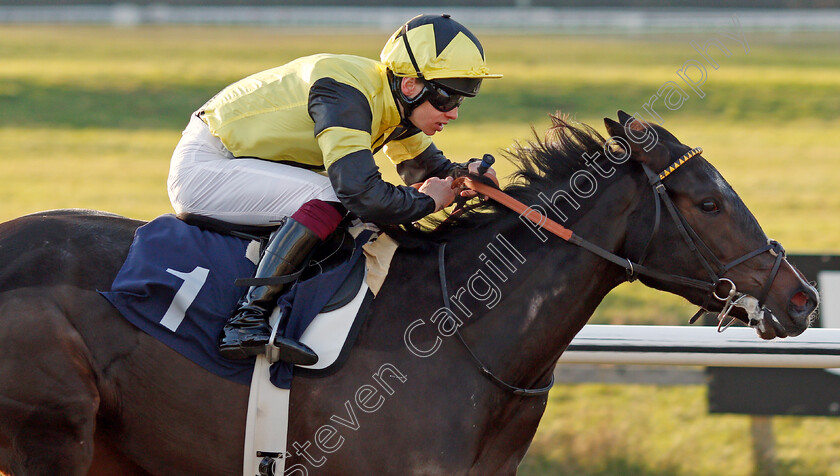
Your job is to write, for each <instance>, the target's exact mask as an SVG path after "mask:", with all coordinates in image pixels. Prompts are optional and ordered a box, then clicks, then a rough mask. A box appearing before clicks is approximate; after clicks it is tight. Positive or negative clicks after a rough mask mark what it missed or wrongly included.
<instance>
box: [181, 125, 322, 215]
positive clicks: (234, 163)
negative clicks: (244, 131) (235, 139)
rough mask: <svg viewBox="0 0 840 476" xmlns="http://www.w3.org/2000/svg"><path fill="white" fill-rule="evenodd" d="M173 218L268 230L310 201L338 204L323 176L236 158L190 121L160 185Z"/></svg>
mask: <svg viewBox="0 0 840 476" xmlns="http://www.w3.org/2000/svg"><path fill="white" fill-rule="evenodd" d="M166 185H167V188H168V189H169V200H170V201H171V202H172V207H173V208H174V209H175V212H176V213H181V212H189V213H196V214H200V215H205V216H210V217H213V218H218V219H220V220H224V221H227V222H230V223H237V224H243V225H270V224H273V223H276V222H278V221H279V220H280V219H282V218H283V217H287V216H290V215H292V214H293V213H294V212H296V211H297V210H298V208H300V207H301V205H303V204H304V203H306V202H308V201H309V200H312V199H316V198H317V199H319V200H324V201H329V202H338V201H339V200H338V198H337V197H336V196H335V191H334V190H333V188H332V186H331V185H330V180H329V178H327V177H326V176H324V175H321V174H319V173H317V172H313V171H311V170H307V169H304V168H300V167H294V166H291V165H285V164H280V163H277V162H271V161H268V160H259V159H237V158H234V157H233V154H231V153H230V151H228V150H227V149H226V148H225V146H224V145H222V141H221V140H219V138H218V137H215V136H214V135H212V134H211V133H210V130H209V129H208V127H207V124H205V123H204V122H203V121H202V120H201V119H199V118H198V117H196V116H195V115H193V116H192V118H191V119H190V123H189V125H188V126H187V128H186V129H184V132H183V135H182V137H181V141H180V142H178V146H177V147H176V148H175V152H173V154H172V163H171V165H170V168H169V178H168V180H167V181H166Z"/></svg>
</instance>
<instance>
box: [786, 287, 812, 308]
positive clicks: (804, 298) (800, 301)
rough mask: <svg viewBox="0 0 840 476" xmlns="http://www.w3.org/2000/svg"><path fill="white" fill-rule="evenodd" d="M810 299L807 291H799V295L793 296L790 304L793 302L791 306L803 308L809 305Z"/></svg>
mask: <svg viewBox="0 0 840 476" xmlns="http://www.w3.org/2000/svg"><path fill="white" fill-rule="evenodd" d="M809 299H810V298H809V297H808V295H807V294H806V293H805V291H799V292H798V293H796V294H794V295H793V297H792V298H791V300H790V302H791V304H793V305H794V306H796V307H798V308H803V307H805V306H806V305H807V304H808V300H809Z"/></svg>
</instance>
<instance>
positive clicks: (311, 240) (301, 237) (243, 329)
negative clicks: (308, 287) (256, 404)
mask: <svg viewBox="0 0 840 476" xmlns="http://www.w3.org/2000/svg"><path fill="white" fill-rule="evenodd" d="M319 241H320V239H319V238H318V236H317V235H316V234H315V233H313V232H312V231H311V230H310V229H309V228H307V227H305V226H303V225H301V224H300V223H298V222H297V221H295V220H293V219H292V218H288V219H286V222H285V223H284V224H283V226H282V227H280V229H279V230H277V231H276V232H275V233H274V235H272V237H271V241H269V243H268V246H266V249H265V251H264V252H263V255H262V258H261V259H260V263H259V265H258V266H257V271H256V273H255V275H254V277H255V278H268V277H273V276H284V275H287V274H291V273H293V272H295V271H297V269H298V268H299V267H300V266H301V264H302V263H303V261H304V260H305V259H306V257H307V255H309V252H310V251H312V248H314V247H315V245H317V244H318V242H319ZM288 286H289V285H288V284H280V285H276V286H252V287H251V288H250V289H249V290H248V293H247V294H246V295H245V298H244V300H243V302H242V303H240V305H239V308H238V309H236V310H235V311H234V312H233V314H232V315H231V317H230V319H228V322H227V324H225V327H224V330H223V331H222V335H221V337H220V338H219V353H220V354H221V355H222V357H224V358H226V359H233V360H238V359H246V358H248V357H252V356H255V355H259V354H262V353H263V352H265V346H266V345H267V344H268V341H269V338H270V337H271V327H270V326H269V324H268V318H269V316H271V312H272V311H273V310H274V307H275V306H276V304H277V298H278V297H279V296H280V295H281V294H283V292H285V291H286V289H287V288H288ZM285 321H286V319H283V318H282V317H281V320H280V322H278V323H277V325H278V326H283V327H285V324H286V323H285ZM281 329H282V327H281ZM275 345H276V346H278V347H279V348H280V352H279V354H280V360H283V361H284V362H289V363H292V364H302V365H312V364H314V363H315V362H317V361H318V356H317V355H316V354H315V352H313V351H312V349H310V348H309V347H307V346H306V345H304V344H302V343H300V342H297V341H295V340H292V339H287V338H284V337H281V336H277V339H275Z"/></svg>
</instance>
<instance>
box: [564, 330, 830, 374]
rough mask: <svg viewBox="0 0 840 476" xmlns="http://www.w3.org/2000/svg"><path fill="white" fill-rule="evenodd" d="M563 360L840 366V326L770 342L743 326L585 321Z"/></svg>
mask: <svg viewBox="0 0 840 476" xmlns="http://www.w3.org/2000/svg"><path fill="white" fill-rule="evenodd" d="M560 363H561V364H563V363H585V364H619V365H697V366H710V367H788V368H838V367H840V329H819V328H814V329H808V330H806V331H805V332H804V333H802V335H800V336H798V337H788V338H785V339H773V340H770V341H766V340H762V339H760V338H759V337H758V336H757V335H756V333H755V331H754V330H752V329H748V328H744V327H732V328H729V329H727V330H726V331H724V332H722V333H719V332H717V329H716V328H714V327H705V326H697V327H690V326H617V325H614V326H609V325H587V326H585V327H584V328H583V330H582V331H581V332H580V333H579V334H578V335H577V336H576V337H575V338H574V340H573V341H572V343H571V344H570V345H569V348H568V349H567V350H566V352H564V353H563V355H562V356H561V358H560Z"/></svg>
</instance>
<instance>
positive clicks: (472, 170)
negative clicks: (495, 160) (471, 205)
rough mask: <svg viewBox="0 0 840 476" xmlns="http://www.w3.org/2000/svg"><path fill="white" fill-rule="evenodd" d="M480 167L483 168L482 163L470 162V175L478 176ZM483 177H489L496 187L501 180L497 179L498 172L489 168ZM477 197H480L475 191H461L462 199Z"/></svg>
mask: <svg viewBox="0 0 840 476" xmlns="http://www.w3.org/2000/svg"><path fill="white" fill-rule="evenodd" d="M480 166H481V161H474V162H470V164H469V166H468V167H469V171H470V173H471V174H473V175H478V168H479V167H480ZM483 176H484V177H487V178H489V179H490V180H492V181H493V182H495V183H496V186H498V185H499V179H498V178H496V171H495V170H493V167H490V168H488V169H487V171H486V172H484V175H483ZM476 195H478V194H477V193H476V192H475V190H470V189H466V190H462V191H461V196H462V197H467V198H472V197H474V196H476Z"/></svg>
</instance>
